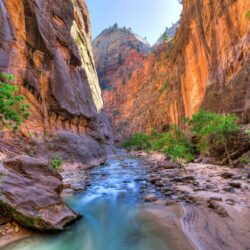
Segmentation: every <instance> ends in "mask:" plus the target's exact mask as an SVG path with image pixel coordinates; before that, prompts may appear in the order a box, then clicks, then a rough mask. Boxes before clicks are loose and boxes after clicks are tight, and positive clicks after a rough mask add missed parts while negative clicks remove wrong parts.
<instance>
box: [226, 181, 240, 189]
mask: <svg viewBox="0 0 250 250" xmlns="http://www.w3.org/2000/svg"><path fill="white" fill-rule="evenodd" d="M228 184H229V186H231V187H233V188H241V183H239V182H229V183H228Z"/></svg>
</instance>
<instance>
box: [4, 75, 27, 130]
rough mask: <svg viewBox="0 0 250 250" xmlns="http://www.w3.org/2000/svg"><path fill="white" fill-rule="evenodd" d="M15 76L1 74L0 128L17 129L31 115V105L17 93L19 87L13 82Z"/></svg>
mask: <svg viewBox="0 0 250 250" xmlns="http://www.w3.org/2000/svg"><path fill="white" fill-rule="evenodd" d="M13 81H14V76H13V75H11V74H7V73H1V74H0V129H2V128H4V127H7V128H10V129H12V130H17V129H18V128H19V127H20V126H21V125H22V123H23V122H24V120H26V119H27V118H28V117H29V115H30V112H29V105H28V104H27V103H25V98H24V96H22V95H17V91H18V89H17V87H16V86H13V85H12V84H11V83H12V82H13Z"/></svg>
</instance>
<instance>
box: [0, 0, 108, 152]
mask: <svg viewBox="0 0 250 250" xmlns="http://www.w3.org/2000/svg"><path fill="white" fill-rule="evenodd" d="M0 27H1V28H0V70H1V71H4V72H8V73H12V74H14V75H15V77H16V79H15V84H16V85H18V87H19V91H20V93H21V94H23V95H24V96H25V97H26V98H27V100H28V101H29V103H30V105H31V111H32V116H31V118H30V119H29V120H28V121H27V123H26V126H27V127H28V129H29V130H30V131H31V132H44V131H49V132H53V131H57V132H58V131H62V132H68V133H71V135H72V136H68V135H67V136H66V137H67V138H65V137H64V140H68V139H69V140H70V138H72V137H74V138H75V136H76V135H79V136H85V135H87V136H89V137H91V140H92V141H94V142H95V143H96V144H97V145H98V144H99V145H103V147H105V145H108V144H110V143H112V135H111V134H110V129H109V125H108V122H107V119H106V116H105V114H104V113H103V101H102V97H101V90H100V87H99V82H98V78H97V74H96V69H95V65H94V60H93V55H92V44H91V29H90V23H89V13H88V10H87V7H86V4H85V1H84V0H74V1H73V0H72V1H71V0H53V1H52V0H44V1H40V0H6V1H5V0H0ZM82 140H83V141H84V142H86V140H87V142H89V140H90V138H87V139H86V138H85V137H82ZM73 141H75V140H73ZM77 141H78V143H81V140H80V141H79V140H78V139H77ZM90 143H91V142H90ZM104 151H105V150H101V153H100V154H102V153H103V154H104Z"/></svg>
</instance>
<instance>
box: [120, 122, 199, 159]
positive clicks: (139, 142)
mask: <svg viewBox="0 0 250 250" xmlns="http://www.w3.org/2000/svg"><path fill="white" fill-rule="evenodd" d="M122 146H123V147H125V148H129V149H135V150H145V151H156V152H162V153H164V154H165V155H168V156H171V157H172V159H173V161H180V160H185V161H191V160H192V159H193V158H194V157H193V153H192V145H191V143H190V142H189V140H188V138H187V137H186V135H185V133H184V132H183V131H182V130H181V129H180V128H178V127H176V126H174V125H171V126H170V129H169V131H168V132H164V133H157V132H155V131H153V132H151V134H149V135H147V134H144V133H136V134H134V135H133V136H132V137H131V138H130V139H129V140H126V141H125V142H124V143H123V144H122Z"/></svg>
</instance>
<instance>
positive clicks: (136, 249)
mask: <svg viewBox="0 0 250 250" xmlns="http://www.w3.org/2000/svg"><path fill="white" fill-rule="evenodd" d="M91 176H92V182H91V186H90V187H89V188H88V189H87V190H86V191H84V192H83V193H79V194H77V195H74V196H69V197H66V198H65V199H66V201H67V202H68V204H69V205H70V206H71V207H72V208H73V209H74V210H75V211H77V212H79V213H80V214H81V215H82V216H83V217H82V218H81V219H80V220H78V221H77V222H75V223H74V224H72V225H70V226H68V228H67V229H66V230H65V231H64V232H62V233H59V234H50V235H41V234H33V235H32V236H31V237H29V238H27V239H23V240H21V241H18V242H16V243H13V244H11V245H9V246H7V247H5V248H4V249H5V250H167V249H177V250H178V248H177V247H173V242H169V239H168V237H166V233H167V232H164V233H163V228H162V227H161V226H158V224H157V223H158V222H157V221H155V220H151V219H149V218H147V216H143V214H144V210H145V206H150V205H149V204H145V203H144V202H143V199H142V196H143V194H144V190H145V189H146V190H147V192H151V191H154V190H153V189H154V188H153V187H151V186H149V185H148V184H146V181H145V178H146V171H145V163H144V162H143V161H142V160H141V159H138V158H133V157H129V156H118V157H115V158H112V159H109V160H108V161H107V162H106V163H105V165H103V166H100V167H96V168H94V169H92V170H91ZM154 192H155V191H154ZM155 193H156V195H157V192H155ZM175 240H176V239H175ZM186 249H189V248H188V247H187V248H186Z"/></svg>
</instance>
